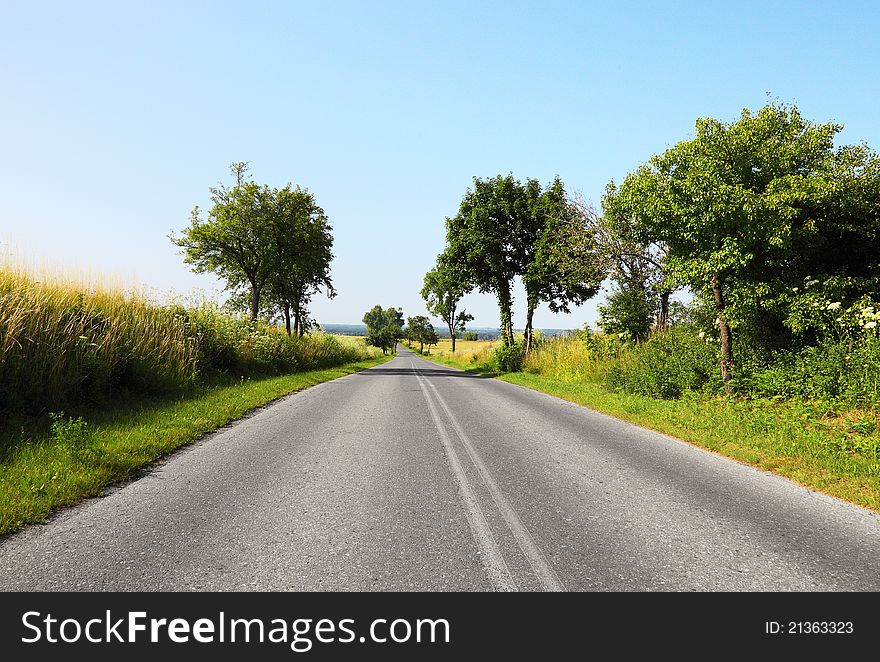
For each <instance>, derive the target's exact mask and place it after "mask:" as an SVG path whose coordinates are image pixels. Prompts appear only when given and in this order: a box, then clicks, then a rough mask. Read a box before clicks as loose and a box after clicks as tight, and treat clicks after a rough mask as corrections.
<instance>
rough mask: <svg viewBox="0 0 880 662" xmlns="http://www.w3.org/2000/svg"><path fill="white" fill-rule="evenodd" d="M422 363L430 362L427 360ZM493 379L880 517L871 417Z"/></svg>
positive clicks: (554, 381)
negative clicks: (657, 434) (673, 440)
mask: <svg viewBox="0 0 880 662" xmlns="http://www.w3.org/2000/svg"><path fill="white" fill-rule="evenodd" d="M426 358H428V359H429V360H432V361H433V360H435V358H434V357H431V356H428V357H426ZM441 362H442V363H444V364H446V365H451V366H453V367H458V368H462V367H467V366H466V364H465V363H464V362H463V361H455V360H454V359H449V357H443V360H442V361H441ZM471 371H472V372H478V371H479V369H478V368H477V369H474V368H472V369H471ZM497 378H498V379H501V380H503V381H506V382H510V383H512V384H518V385H520V386H525V387H527V388H531V389H535V390H537V391H542V392H544V393H548V394H550V395H553V396H556V397H558V398H562V399H563V400H568V401H570V402H575V403H577V404H580V405H583V406H585V407H589V408H591V409H595V410H597V411H600V412H603V413H606V414H610V415H611V416H614V417H616V418H619V419H622V420H624V421H628V422H630V423H635V424H637V425H640V426H642V427H645V428H649V429H651V430H656V431H658V432H662V433H664V434H667V435H670V436H672V437H675V438H677V439H681V440H683V441H686V442H688V443H691V444H694V445H695V446H699V447H701V448H705V449H707V450H710V451H713V452H716V453H718V454H720V455H724V456H726V457H730V458H733V459H735V460H738V461H740V462H743V463H746V464H749V465H752V466H755V467H759V468H761V469H766V470H768V471H772V472H774V473H777V474H779V475H782V476H785V477H786V478H789V479H791V480H793V481H795V482H797V483H800V484H801V485H804V486H806V487H809V488H812V489H815V490H818V491H821V492H824V493H826V494H830V495H832V496H835V497H838V498H840V499H844V500H846V501H849V502H851V503H855V504H858V505H860V506H865V507H867V508H870V509H872V510H875V511H880V454H878V447H880V433H878V429H880V422H878V420H877V416H878V414H877V412H874V411H857V410H852V411H842V412H840V411H830V410H827V409H825V408H824V407H823V406H821V405H818V404H809V403H801V402H794V401H786V400H780V399H758V398H755V399H742V400H736V399H729V398H722V397H710V396H697V395H696V394H685V397H683V398H681V399H677V400H662V399H659V398H652V397H648V396H643V395H633V394H627V393H619V392H614V391H610V390H608V389H606V388H604V387H603V386H602V385H601V384H598V383H595V382H589V381H566V380H562V379H558V378H552V377H547V376H544V375H538V374H530V373H522V372H517V373H506V374H502V375H497Z"/></svg>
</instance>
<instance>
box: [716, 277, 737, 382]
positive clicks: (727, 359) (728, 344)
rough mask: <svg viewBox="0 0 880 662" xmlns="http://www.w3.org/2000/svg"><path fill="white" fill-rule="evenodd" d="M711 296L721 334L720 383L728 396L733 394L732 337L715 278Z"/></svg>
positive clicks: (719, 285) (722, 296) (719, 286)
mask: <svg viewBox="0 0 880 662" xmlns="http://www.w3.org/2000/svg"><path fill="white" fill-rule="evenodd" d="M712 296H713V297H714V298H715V308H716V309H717V310H718V330H719V332H720V334H721V383H722V384H724V392H725V393H727V394H728V395H730V394H732V393H733V385H732V384H731V383H730V378H731V376H732V371H733V336H732V335H731V332H730V325H729V324H728V323H727V319H726V318H725V317H724V293H723V292H722V291H721V282H720V281H719V279H718V277H717V276H713V277H712Z"/></svg>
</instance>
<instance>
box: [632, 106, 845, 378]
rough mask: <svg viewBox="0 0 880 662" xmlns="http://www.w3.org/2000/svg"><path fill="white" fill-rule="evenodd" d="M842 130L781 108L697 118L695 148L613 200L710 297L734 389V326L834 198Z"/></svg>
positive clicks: (665, 161)
mask: <svg viewBox="0 0 880 662" xmlns="http://www.w3.org/2000/svg"><path fill="white" fill-rule="evenodd" d="M840 129H841V127H840V126H838V125H834V124H813V123H811V122H809V121H808V120H806V119H804V118H803V117H802V116H801V115H800V113H799V112H798V110H797V108H795V107H785V106H776V105H770V106H767V107H765V108H762V109H761V110H759V111H758V112H757V113H751V112H750V111H748V110H744V111H743V113H742V116H741V117H740V119H739V120H738V121H736V122H732V123H729V124H726V123H723V122H720V121H718V120H714V119H700V120H698V121H697V124H696V136H695V137H694V138H693V139H692V140H687V141H683V142H680V143H678V144H677V145H676V146H675V147H673V148H671V149H669V150H667V151H666V152H664V153H663V154H661V155H658V156H655V157H653V158H652V159H651V160H650V161H649V162H648V163H647V164H646V165H644V166H642V167H640V168H639V169H637V170H636V171H635V172H633V173H632V174H630V175H629V176H628V177H627V178H626V179H625V180H624V182H623V184H622V186H621V187H620V190H619V191H618V192H617V193H616V196H615V198H616V203H615V206H616V208H617V209H618V210H621V212H622V213H624V214H627V215H629V216H631V217H632V218H633V219H634V220H635V223H636V226H635V228H634V230H635V235H636V237H637V238H638V239H640V240H641V241H642V242H643V243H651V242H659V243H662V244H663V245H665V246H666V247H668V254H667V263H668V265H669V268H670V270H671V272H672V273H674V274H675V276H676V277H678V278H679V279H681V280H682V281H683V282H684V283H686V284H688V285H690V286H691V288H692V289H693V290H694V291H696V292H708V291H710V290H711V292H712V295H713V300H714V302H715V304H716V310H717V313H718V320H719V326H720V330H721V333H720V340H721V357H722V360H721V366H722V378H723V380H724V381H725V385H726V386H728V388H729V386H730V384H729V379H730V373H731V371H730V368H731V366H732V362H733V348H732V345H733V343H732V332H731V323H732V324H733V325H735V324H736V322H737V320H738V319H742V318H743V317H745V315H744V314H743V313H742V312H741V310H753V309H754V308H756V307H757V306H758V305H759V304H758V302H759V301H760V299H761V298H762V297H766V296H767V294H768V293H769V291H770V287H769V285H768V282H769V280H770V278H769V276H770V274H769V273H768V265H771V266H772V265H779V266H780V268H784V266H783V265H785V264H786V262H787V260H789V258H790V256H791V255H792V246H793V245H794V244H795V243H796V240H797V238H798V237H799V236H800V235H801V234H803V233H804V232H806V233H809V232H811V231H812V227H813V226H812V223H811V222H810V221H809V219H808V215H807V214H806V212H807V210H809V209H811V208H815V207H817V206H822V205H823V204H825V201H826V200H828V199H829V196H830V195H831V194H832V192H833V190H834V182H833V177H832V176H831V170H832V167H833V163H834V153H833V148H834V136H835V135H836V134H837V133H838V132H839V131H840Z"/></svg>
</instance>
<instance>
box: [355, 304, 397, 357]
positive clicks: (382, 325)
mask: <svg viewBox="0 0 880 662" xmlns="http://www.w3.org/2000/svg"><path fill="white" fill-rule="evenodd" d="M363 322H364V324H366V325H367V344H368V345H372V346H373V347H378V348H379V349H381V350H382V353H383V354H387V353H388V352H390V351H393V350H394V348H395V347H396V346H397V342H398V341H399V340H400V339H401V338H403V337H404V333H403V311H402V310H400V308H385V309H383V308H382V306H379V305H376V306H373V307H372V308H371V309H370V310H368V311H367V312H366V313H365V314H364V319H363Z"/></svg>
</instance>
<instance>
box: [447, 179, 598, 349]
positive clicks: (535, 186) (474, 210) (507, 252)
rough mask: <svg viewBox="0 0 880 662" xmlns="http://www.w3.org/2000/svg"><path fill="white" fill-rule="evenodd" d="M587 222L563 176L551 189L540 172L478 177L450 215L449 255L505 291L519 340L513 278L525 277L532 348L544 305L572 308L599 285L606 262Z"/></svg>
mask: <svg viewBox="0 0 880 662" xmlns="http://www.w3.org/2000/svg"><path fill="white" fill-rule="evenodd" d="M586 229H587V228H585V227H584V226H583V225H582V224H581V223H580V219H579V217H578V216H577V214H575V213H574V212H573V210H572V208H571V206H570V205H569V204H568V201H567V199H566V195H565V188H564V186H563V184H562V182H561V180H560V179H559V178H558V177H557V178H556V179H554V181H553V182H552V183H551V184H550V185H549V186H548V187H547V189H546V190H544V189H542V187H541V184H540V183H539V182H538V181H537V180H535V179H527V180H526V182H525V183H521V182H520V181H518V180H516V179H514V177H513V175H507V176H501V175H498V176H497V177H494V178H492V179H486V180H483V179H479V178H474V187H473V190H468V191H467V193H466V194H465V196H464V198H463V199H462V202H461V205H460V207H459V212H458V214H457V215H456V216H455V217H453V218H448V219H446V239H447V250H446V253H445V255H446V256H447V258H446V259H448V260H449V262H450V263H451V265H452V266H453V268H454V269H456V270H458V273H459V274H462V276H460V277H462V278H464V279H465V281H464V282H466V283H467V285H469V286H472V287H476V288H477V289H479V291H481V292H492V293H494V294H495V296H496V297H497V298H498V307H499V311H500V316H501V340H502V344H503V345H506V346H509V345H512V344H513V313H512V306H513V297H512V283H513V279H514V277H515V276H520V277H521V278H522V282H523V285H524V286H525V289H526V299H527V301H526V304H527V308H526V334H525V346H526V348H528V347H529V346H530V343H531V339H532V319H533V316H534V312H535V309H536V308H537V307H538V305H540V304H541V303H542V302H546V303H548V304H549V306H550V309H551V310H552V311H553V312H567V311H568V309H569V308H568V307H569V305H571V304H574V305H577V304H580V303H583V302H584V301H585V300H586V299H588V298H590V297H592V296H593V295H594V294H595V293H596V292H597V291H598V289H599V285H600V283H601V281H602V277H603V274H602V269H601V267H602V264H601V261H600V260H598V259H597V256H596V254H595V253H596V246H595V242H593V241H592V239H591V237H590V236H589V235H588V234H586V233H585V230H586Z"/></svg>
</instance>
